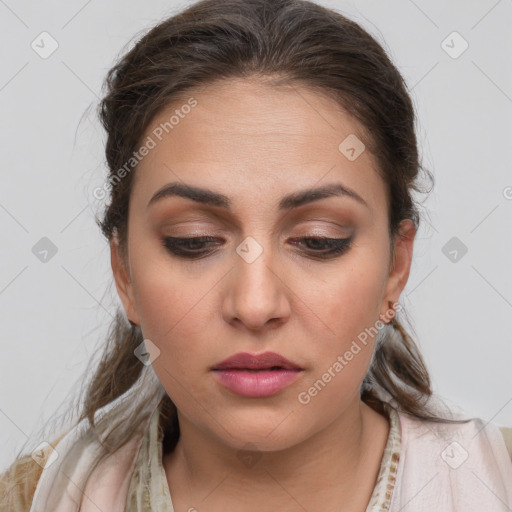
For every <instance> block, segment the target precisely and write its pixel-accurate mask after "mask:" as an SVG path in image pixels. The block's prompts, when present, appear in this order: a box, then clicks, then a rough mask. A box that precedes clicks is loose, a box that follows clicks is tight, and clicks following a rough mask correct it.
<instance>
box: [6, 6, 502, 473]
mask: <svg viewBox="0 0 512 512" xmlns="http://www.w3.org/2000/svg"><path fill="white" fill-rule="evenodd" d="M320 3H322V4H324V5H326V6H330V7H334V8H337V9H339V10H341V11H342V12H343V13H344V14H346V15H347V16H349V17H351V18H352V19H354V20H355V21H357V22H359V23H361V24H362V26H363V27H365V28H366V29H367V30H369V31H370V32H371V33H372V34H373V35H374V36H375V37H377V39H378V40H379V41H380V42H381V43H382V44H384V46H385V48H386V49H387V50H388V52H389V54H390V56H391V58H392V59H393V60H394V62H395V63H396V64H397V65H398V67H399V69H400V70H401V72H402V73H403V75H404V78H405V79H406V81H407V83H408V85H409V88H410V91H411V94H412V97H413V100H414V103H415V105H416V108H417V112H418V115H419V120H418V136H419V141H420V145H421V151H422V155H423V162H424V164H425V165H426V166H427V167H428V168H429V169H431V170H432V171H433V173H434V175H435V180H436V183H435V188H434V191H433V192H432V193H431V194H430V196H429V198H428V199H427V200H426V201H425V202H424V209H423V220H424V222H423V226H422V227H421V230H420V232H419V233H418V236H417V240H416V244H415V254H414V257H415V259H414V263H413V266H412V271H411V275H410V278H409V282H408V285H407V288H406V290H405V292H404V293H403V294H402V297H401V303H402V304H403V305H404V306H405V307H406V309H407V310H408V311H409V313H410V316H411V318H412V320H413V322H414V327H415V331H416V334H417V336H418V339H419V345H420V347H421V349H422V351H423V354H424V356H425V359H426V362H427V364H428V367H429V369H430V372H431V376H432V380H433V384H434V389H435V390H436V391H437V392H438V393H439V394H440V396H441V397H443V398H444V399H445V400H446V401H447V402H448V403H449V404H451V405H453V406H455V405H457V406H459V407H460V408H461V409H462V410H463V411H465V412H466V413H467V414H470V415H476V416H480V417H482V418H483V419H485V420H486V421H492V422H494V423H496V424H498V425H508V426H512V372H511V369H510V366H511V361H512V343H511V341H512V340H511V328H510V321H511V319H512V271H511V268H510V264H511V261H512V258H511V254H512V170H511V161H512V159H511V154H510V153H511V150H510V148H511V142H512V139H511V133H512V116H511V114H512V66H511V62H510V52H511V49H512V48H511V46H512V45H511V40H512V36H511V30H510V27H511V26H512V1H510V0H500V1H496V0H482V1H471V2H468V1H466V0H464V1H463V0H458V1H450V2H447V1H446V0H435V1H432V0H431V1H426V0H424V1H420V0H416V1H412V0H396V1H392V2H382V1H381V0H372V1H370V0H361V1H357V2H354V1H352V2H349V1H339V0H337V1H335V0H333V1H329V2H327V1H324V2H320ZM186 5H188V3H187V2H180V3H177V2H172V1H164V0H151V1H149V2H143V1H141V0H139V1H133V0H129V1H128V0H122V1H121V0H115V1H109V2H102V1H100V0H90V1H84V0H72V1H67V2H64V1H63V0H53V1H38V2H36V1H31V2H25V1H21V0H18V1H16V0H5V1H4V0H0V29H1V30H0V39H1V52H2V67H1V70H0V109H1V117H0V130H1V132H0V136H1V140H2V152H1V155H2V161H1V173H2V178H1V183H2V186H1V188H0V226H1V230H2V239H3V240H2V244H1V246H0V253H1V254H0V261H1V267H0V315H1V316H0V321H1V325H2V335H1V349H2V350H1V358H0V376H1V377H0V378H1V382H0V384H1V385H0V467H3V466H6V465H7V464H8V463H9V462H10V461H11V459H12V458H13V457H14V454H15V453H16V452H17V451H18V449H19V448H20V447H21V446H22V445H23V443H25V442H26V441H27V440H28V441H29V445H28V446H31V447H35V446H36V445H37V444H38V442H39V441H40V440H41V439H39V437H38V435H39V431H40V429H41V428H42V426H43V425H44V424H45V422H46V421H47V420H48V419H49V418H50V417H51V416H52V414H54V413H55V411H56V410H59V411H60V412H63V411H64V410H65V409H66V407H65V405H64V406H63V404H64V402H65V400H71V399H72V396H73V394H74V393H76V392H77V391H78V389H79V384H80V381H79V378H80V376H81V374H82V372H84V370H85V367H86V363H87V361H88V360H89V358H90V357H92V356H93V355H95V354H96V355H97V354H98V347H99V346H100V345H101V343H102V341H103V338H104V336H105V333H106V330H107V327H108V324H109V323H110V321H111V315H112V313H113V311H114V308H115V306H116V304H118V303H119V299H118V298H117V294H116V292H115V287H114V286H113V285H112V281H111V270H110V256H109V254H110V253H109V250H108V245H107V243H106V241H105V240H104V239H103V238H102V236H101V234H100V231H99V228H98V227H97V226H96V225H95V223H94V214H95V213H96V212H98V211H99V209H100V208H101V206H102V204H101V202H100V201H98V200H96V199H95V198H94V196H93V194H92V192H93V190H94V189H95V188H96V187H98V186H102V184H103V179H104V173H105V167H104V164H103V141H104V135H103V132H102V130H101V128H100V125H99V122H98V121H97V120H96V117H95V112H94V108H95V104H96V102H97V100H98V98H99V96H100V94H101V89H100V88H101V84H102V80H103V77H104V75H105V74H106V72H107V70H108V69H109V68H110V67H111V66H112V64H113V62H114V59H115V57H116V55H117V54H118V53H119V52H120V51H121V50H122V48H123V46H124V45H125V44H126V43H128V42H129V41H130V40H131V39H132V38H133V36H135V34H136V33H139V32H141V31H145V30H146V29H147V28H149V27H150V26H151V25H153V24H154V23H156V22H157V21H158V20H159V19H161V18H163V17H166V16H168V15H170V14H173V13H174V12H176V11H177V10H178V9H180V8H181V7H183V6H186ZM43 31H46V32H48V33H49V34H50V35H51V37H52V38H53V39H54V40H56V41H57V43H58V48H57V50H56V51H55V52H54V53H53V54H52V55H50V56H49V57H48V58H46V59H43V58H42V57H41V56H40V55H39V54H38V53H36V51H34V50H33V49H32V47H31V44H32V42H33V41H35V43H34V44H39V45H40V46H42V44H43V43H41V37H47V39H45V48H46V49H47V50H48V49H49V48H50V39H48V36H39V35H40V34H41V32H43ZM454 31H457V32H458V33H459V34H460V36H461V37H462V38H463V40H465V41H467V43H468V44H469V47H468V48H467V50H466V51H464V52H463V53H462V54H460V55H459V53H460V51H461V50H462V49H463V47H464V46H463V45H464V41H463V40H462V39H460V37H458V36H453V35H452V36H450V34H452V33H453V32H454ZM448 36H450V37H448ZM447 38H448V39H447ZM443 41H446V42H445V43H443ZM448 46H449V47H451V48H449V47H448ZM445 50H448V51H449V52H451V54H452V55H449V54H448V53H447V51H445ZM40 51H42V49H41V50H40ZM454 57H457V58H454ZM43 237H47V238H48V239H50V240H51V242H52V243H53V244H54V245H55V246H56V248H57V252H56V254H55V255H54V256H53V257H51V258H50V257H49V256H50V255H49V256H48V261H47V262H46V263H44V262H42V261H40V259H38V258H37V257H36V255H35V254H34V252H33V247H34V246H36V247H38V246H37V245H36V244H38V242H39V241H40V239H41V238H43ZM453 237H456V240H452V241H450V240H451V239H452V238H453ZM39 243H41V242H39ZM447 244H448V245H447ZM462 244H463V245H464V246H465V247H466V248H467V253H466V254H465V255H464V256H462V257H461V254H462V253H461V251H460V249H461V247H463V246H462ZM453 249H455V250H457V251H458V253H457V254H458V257H457V260H456V261H452V259H453V254H454V253H452V254H450V251H453ZM445 253H446V254H445Z"/></svg>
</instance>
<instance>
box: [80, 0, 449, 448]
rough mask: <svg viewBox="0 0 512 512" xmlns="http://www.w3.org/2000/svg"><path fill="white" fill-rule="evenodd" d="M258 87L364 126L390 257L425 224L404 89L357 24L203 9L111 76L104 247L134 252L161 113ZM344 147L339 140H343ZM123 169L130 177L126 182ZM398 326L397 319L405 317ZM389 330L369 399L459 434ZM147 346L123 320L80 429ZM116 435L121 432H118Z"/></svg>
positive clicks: (229, 1)
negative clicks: (336, 111)
mask: <svg viewBox="0 0 512 512" xmlns="http://www.w3.org/2000/svg"><path fill="white" fill-rule="evenodd" d="M229 78H247V79H251V78H257V79H260V80H265V82H266V83H269V84H271V85H272V84H274V85H279V84H287V85H300V86H305V87H308V88H310V89H313V90H315V91H317V92H318V93H319V94H325V95H328V96H329V97H330V98H332V99H334V100H335V101H337V102H338V104H339V105H340V106H341V107H342V108H343V109H345V111H347V112H348V113H350V114H351V115H352V116H353V117H354V118H355V119H356V120H358V121H359V124H360V126H361V127H362V130H363V133H362V136H363V137H364V143H365V145H366V147H367V149H368V150H369V151H371V153H372V154H373V156H374V158H375V159H376V161H377V163H378V172H380V174H381V176H382V178H383V179H384V181H385V183H386V184H387V193H388V198H389V224H388V226H389V236H390V250H391V251H392V250H393V241H394V237H395V236H400V222H401V221H402V220H404V219H411V220H413V222H414V224H415V226H416V228H418V226H419V221H420V216H419V211H418V204H416V203H415V201H414V200H413V195H412V194H413V192H415V191H416V192H423V190H422V188H421V186H420V183H419V178H420V174H419V173H420V171H423V173H424V174H425V176H426V177H427V178H429V180H430V181H431V182H433V177H432V175H431V173H430V172H429V171H428V170H426V169H425V168H423V167H422V166H421V165H420V162H419V155H418V147H417V139H416V134H415V126H414V123H415V112H414V108H413V104H412V101H411V98H410V97H409V94H408V91H407V87H406V84H405V83H404V80H403V78H402V76H401V75H400V73H399V71H398V70H397V68H396V67H395V66H394V65H393V63H392V62H391V60H390V59H389V58H388V56H387V54H386V52H385V50H384V49H383V47H382V46H381V45H380V44H379V43H378V42H377V41H376V40H375V39H374V38H373V37H372V36H371V35H370V34H369V33H368V32H366V31H365V30H364V29H363V28H361V27H360V26H359V25H358V24H357V23H355V22H354V21H351V20H349V19H347V18H346V17H344V16H343V15H341V14H340V13H338V12H336V11H333V10H330V9H327V8H324V7H322V6H319V5H317V4H315V3H313V2H310V1H306V0H223V1H218V0H203V1H200V2H197V3H195V4H193V5H191V6H190V7H188V8H187V9H186V10H184V11H182V12H180V13H179V14H177V15H175V16H172V17H170V18H168V19H165V20H164V21H162V22H160V23H158V24H157V25H156V26H154V27H153V28H152V29H150V30H149V31H147V33H145V34H144V35H143V36H142V37H140V39H139V40H138V41H137V42H136V44H135V45H134V46H133V47H132V48H131V49H130V50H129V51H127V52H126V53H125V54H124V55H123V56H122V57H121V58H120V59H119V60H118V62H117V63H116V64H115V65H114V66H113V67H112V69H110V71H109V72H108V74H107V77H106V79H105V84H104V87H105V94H104V97H103V99H102V100H101V103H100V105H99V109H98V114H99V117H100V120H101V122H102V125H103V127H104V128H105V130H106V134H107V139H106V148H105V154H106V161H107V164H108V169H109V177H108V182H109V184H110V191H109V203H108V205H107V207H106V209H105V211H104V212H103V214H102V218H101V219H97V223H98V225H99V226H100V228H101V230H102V233H103V234H104V236H105V237H106V239H107V240H109V241H110V240H111V239H112V237H114V236H115V237H117V239H118V240H119V244H120V249H121V252H122V254H124V255H125V256H126V250H127V244H126V242H127V222H128V206H129V201H130V191H131V188H132V184H133V180H134V176H135V172H136V164H135V165H133V164H130V165H131V169H129V172H126V169H127V167H126V164H127V162H133V158H132V156H133V154H134V151H136V150H137V149H138V148H139V146H140V144H141V140H142V137H143V136H144V134H145V133H146V132H147V130H148V128H149V126H150V125H151V122H152V120H153V119H154V118H155V116H156V115H157V114H158V113H159V112H161V110H162V109H163V108H167V107H169V105H171V104H177V102H178V101H185V100H184V98H187V96H190V94H191V93H192V92H194V91H197V90H200V89H201V88H206V87H207V86H208V85H210V84H211V83H212V82H214V81H218V80H225V79H229ZM340 142H341V140H340ZM121 169H125V172H120V170H121ZM399 316H400V315H399ZM399 316H397V317H396V318H395V320H394V321H393V324H392V326H387V327H385V328H384V329H385V330H384V337H383V340H382V342H381V343H379V344H378V345H377V347H376V350H375V354H374V357H373V360H372V362H371V364H370V368H369V371H368V374H367V376H366V377H365V379H364V382H363V385H362V387H361V399H362V400H363V401H364V402H365V403H367V404H368V405H370V406H371V407H373V408H374V409H376V410H380V411H382V402H383V397H387V399H389V401H391V402H393V403H394V405H395V406H396V408H397V409H399V410H401V411H402V412H404V413H407V414H409V415H411V416H414V417H416V418H419V419H422V420H427V421H441V422H455V421H456V420H453V419H448V418H443V417H440V416H438V415H437V413H435V412H434V410H433V409H431V407H430V403H431V402H430V398H431V397H432V395H433V392H432V389H431V383H430V379H429V375H428V371H427V369H426V367H425V364H424V361H423V359H422V357H421V354H420V352H419V350H418V348H417V346H416V344H415V342H414V341H413V339H412V338H411V336H410V335H409V334H408V333H407V331H406V329H405V328H404V326H403V323H402V322H401V321H400V320H399ZM142 341H143V335H142V332H141V330H140V327H139V326H135V325H130V323H129V321H128V320H127V319H126V316H125V314H124V312H123V311H121V310H118V311H117V313H116V316H115V319H114V321H113V323H112V325H111V328H110V332H109V335H108V340H107V343H106V345H105V348H104V353H103V355H102V357H101V362H100V364H99V365H98V367H97V369H96V371H95V373H94V375H93V376H92V378H91V379H90V381H89V383H88V385H87V387H86V388H84V393H85V394H84V399H83V405H82V408H81V412H80V420H82V419H88V420H89V421H90V423H91V425H92V426H93V429H94V428H97V425H95V418H94V415H95V413H96V411H98V410H99V409H100V408H101V407H103V406H104V405H107V404H109V403H111V402H112V401H113V400H115V399H116V398H118V397H120V396H121V395H122V394H123V393H125V392H126V391H128V390H129V389H130V388H131V387H132V386H133V385H134V383H135V382H136V381H137V379H138V378H139V376H140V374H141V370H142V369H143V365H142V364H141V363H140V361H139V360H138V359H137V358H136V357H135V356H134V350H135V348H136V347H137V346H138V345H139V344H140V343H141V342H142ZM161 405H162V414H161V426H162V429H163V431H164V432H165V438H164V452H167V451H169V450H172V449H173V448H174V446H175V445H176V443H177V441H178V438H179V425H178V421H177V414H176V407H175V406H174V404H173V403H172V401H171V399H170V398H169V397H168V395H167V394H164V396H163V398H162V404H161ZM141 421H142V418H132V419H131V420H130V425H131V426H130V429H128V430H125V431H123V433H122V434H121V433H120V432H119V431H118V432H117V434H116V435H112V436H108V441H109V442H108V444H109V446H110V450H111V451H112V450H116V449H118V448H119V447H120V446H122V445H123V444H124V443H126V442H127V441H128V439H129V437H130V435H132V434H133V433H134V432H135V431H136V429H137V428H138V425H139V424H140V422H141ZM114 431H115V429H114Z"/></svg>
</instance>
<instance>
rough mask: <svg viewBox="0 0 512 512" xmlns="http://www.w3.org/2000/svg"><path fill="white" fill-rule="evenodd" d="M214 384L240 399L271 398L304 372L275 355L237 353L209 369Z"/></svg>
mask: <svg viewBox="0 0 512 512" xmlns="http://www.w3.org/2000/svg"><path fill="white" fill-rule="evenodd" d="M211 370H212V371H213V373H214V374H215V377H216V380H217V382H218V383H219V384H220V385H222V386H223V387H225V388H227V389H228V390H230V391H231V392H232V393H235V394H237V395H240V396H244V397H252V398H263V397H268V396H272V395H275V394H276V393H279V392H280V391H281V390H283V389H284V388H286V387H287V386H289V385H290V384H291V383H292V382H293V381H295V380H296V379H297V378H298V377H299V376H300V374H301V373H303V372H304V369H303V368H301V367H300V366H299V365H297V364H295V363H292V362H291V361H289V360H288V359H286V358H285V357H283V356H281V355H280V354H276V353H275V352H265V353H263V354H259V355H253V354H248V353H246V352H245V353H239V354H235V355H234V356H231V357H229V358H228V359H225V360H224V361H222V362H221V363H218V364H216V365H215V366H213V367H212V368H211Z"/></svg>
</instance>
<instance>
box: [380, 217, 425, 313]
mask: <svg viewBox="0 0 512 512" xmlns="http://www.w3.org/2000/svg"><path fill="white" fill-rule="evenodd" d="M415 236H416V228H415V227H414V223H413V222H412V220H410V219H406V220H403V221H402V222H401V223H400V226H399V234H398V235H396V236H395V244H394V250H393V254H392V261H391V265H390V270H389V276H388V280H387V283H386V289H385V294H384V298H383V301H382V305H381V318H382V317H384V318H387V319H388V320H391V318H392V313H390V305H389V301H391V303H392V304H395V303H397V302H398V299H399V297H400V294H401V293H402V290H403V289H404V288H405V285H406V284H407V280H408V279H409V272H410V270H411V263H412V252H413V244H414V237H415ZM384 321H386V320H384Z"/></svg>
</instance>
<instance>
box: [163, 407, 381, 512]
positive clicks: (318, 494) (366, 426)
mask: <svg viewBox="0 0 512 512" xmlns="http://www.w3.org/2000/svg"><path fill="white" fill-rule="evenodd" d="M178 419H179V422H180V439H179V441H178V444H177V445H176V448H175V450H174V451H173V452H172V453H170V454H167V455H166V456H165V457H164V461H163V462H164V469H165V471H166V474H167V478H168V482H169V488H170V490H171V495H172V497H173V498H172V499H173V503H174V502H175V501H176V500H177V498H175V496H176V494H177V493H178V492H182V493H183V496H185V494H187V495H188V496H189V498H188V503H191V502H190V501H189V500H190V499H192V497H194V499H195V500H196V502H198V500H202V499H208V500H209V501H208V503H210V502H211V503H213V501H214V500H213V499H211V498H212V497H213V496H214V495H215V494H217V497H218V498H219V499H220V497H223V498H225V497H226V496H229V497H230V498H231V499H232V501H233V503H252V504H253V505H254V504H255V503H258V502H259V501H261V500H262V498H261V497H262V496H263V497H264V500H263V501H262V502H264V503H266V504H273V505H274V506H278V505H279V506H281V504H282V503H284V502H288V503H289V504H290V505H289V506H291V502H293V501H294V500H295V503H294V505H293V506H294V507H295V509H296V508H297V502H298V503H300V504H301V505H303V506H304V507H305V508H306V509H308V510H311V508H310V506H312V505H313V502H312V501H311V499H312V498H313V496H314V499H315V500H316V502H315V503H316V504H317V505H320V506H322V507H323V509H324V510H326V507H325V505H326V504H327V503H328V502H330V501H332V502H333V503H338V507H339V500H340V499H343V500H344V501H343V502H344V503H345V505H348V503H349V502H351V500H352V502H353V503H354V504H355V503H361V504H363V503H367V501H368V500H369V498H370V496H371V492H372V490H373V487H374V485H375V480H376V478H377V474H378V470H379V467H380V461H381V458H382V453H383V451H384V447H385V444H386V441H387V437H388V433H389V424H388V421H387V419H386V418H384V417H383V416H381V415H380V414H378V413H377V412H375V411H373V409H371V408H370V407H368V406H367V405H366V404H364V403H363V402H361V401H360V399H359V397H358V400H354V402H353V403H352V404H351V405H350V406H349V407H348V408H347V409H346V410H345V411H344V412H343V413H342V414H341V415H339V416H338V417H337V418H336V419H335V420H334V421H333V422H332V423H330V424H329V425H328V426H327V427H326V428H324V429H323V430H321V431H319V432H317V433H315V434H313V435H311V436H310V437H308V438H307V439H305V440H304V441H302V442H301V443H299V444H295V445H293V446H290V447H289V448H286V449H283V450H279V451H272V452H244V456H243V457H242V456H241V453H240V450H238V449H236V448H232V447H230V446H227V445H226V444H224V443H221V442H220V441H219V439H218V438H215V437H211V436H208V435H207V434H205V431H204V430H201V429H198V428H197V427H196V426H195V425H193V424H191V423H190V422H188V421H187V419H186V418H183V417H182V416H180V415H179V414H178ZM245 456H247V458H246V457H245ZM251 456H252V458H251ZM220 484H221V485H220ZM185 489H186V490H187V491H184V490H185ZM354 489H358V493H359V494H357V496H356V493H354ZM312 491H314V493H313V492H312ZM212 493H213V494H212ZM252 498H254V500H253V499H252ZM210 500H211V501H210ZM199 503H200V502H199ZM208 503H207V505H208ZM224 503H225V502H224ZM306 503H308V504H309V506H306ZM316 508H318V507H316ZM209 509H213V510H214V508H210V507H209ZM292 509H293V507H292ZM313 509H315V508H314V507H313ZM185 510H186V508H185ZM252 510H254V508H252ZM261 510H263V509H261ZM345 510H348V508H347V507H345ZM354 510H357V508H354Z"/></svg>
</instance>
